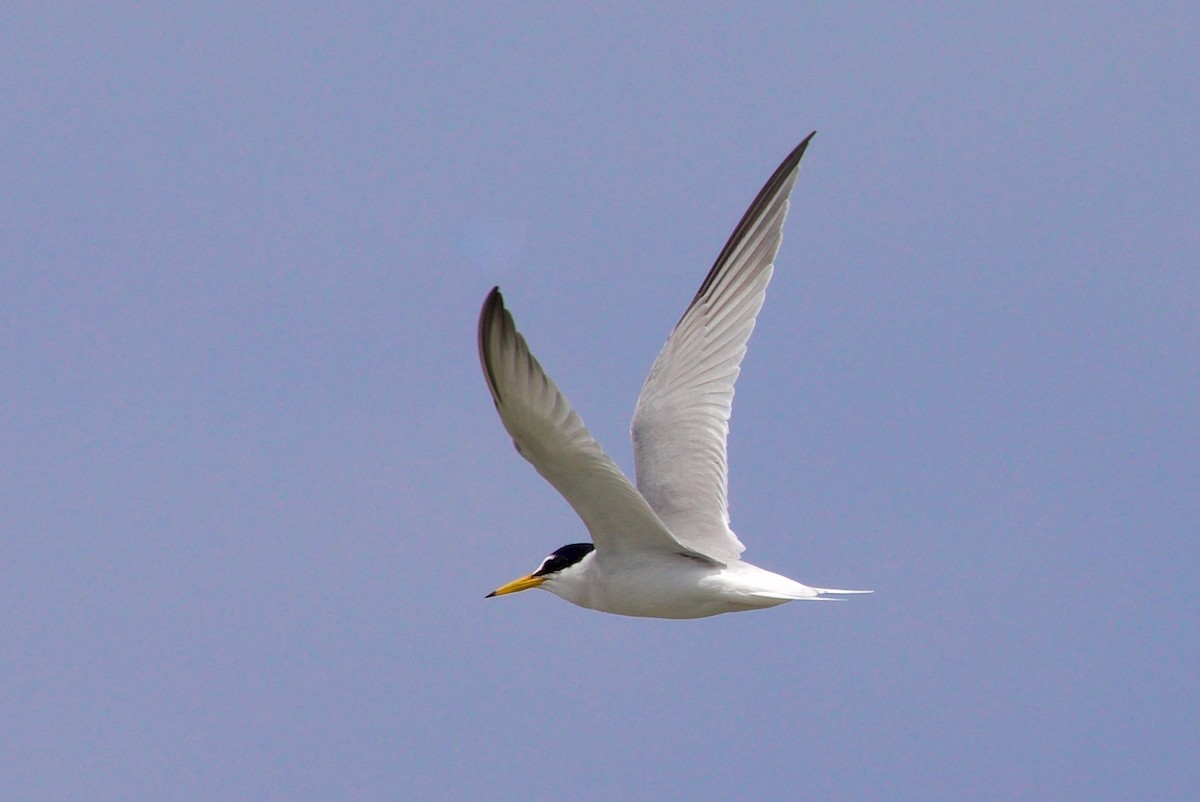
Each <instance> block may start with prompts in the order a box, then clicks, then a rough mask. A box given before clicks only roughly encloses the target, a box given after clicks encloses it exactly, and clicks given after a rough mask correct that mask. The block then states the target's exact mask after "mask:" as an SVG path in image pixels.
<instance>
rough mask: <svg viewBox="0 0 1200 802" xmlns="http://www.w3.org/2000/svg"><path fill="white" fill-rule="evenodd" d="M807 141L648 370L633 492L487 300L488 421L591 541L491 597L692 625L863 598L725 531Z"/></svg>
mask: <svg viewBox="0 0 1200 802" xmlns="http://www.w3.org/2000/svg"><path fill="white" fill-rule="evenodd" d="M813 133H814V134H815V133H816V132H813ZM812 137H813V134H809V135H808V137H806V138H805V140H804V141H803V142H801V143H800V144H799V145H798V146H797V147H796V149H795V150H793V151H792V152H791V153H790V154H788V157H787V158H786V159H784V160H783V163H782V164H781V165H779V167H778V169H776V170H775V173H774V174H773V175H772V176H771V178H770V179H769V180H768V181H767V183H766V185H765V186H764V187H763V188H762V190H760V191H759V193H758V197H756V198H755V199H754V202H753V203H751V204H750V208H749V209H747V210H746V213H745V215H743V216H742V219H741V222H739V223H738V225H737V228H735V229H734V230H733V234H732V235H731V236H730V237H729V241H728V242H726V243H725V247H724V248H723V249H722V250H721V253H720V255H719V256H718V257H717V261H716V263H715V264H714V265H713V267H712V269H711V270H710V271H709V273H708V276H707V277H705V279H704V283H703V284H702V285H700V290H699V292H697V293H696V296H695V298H693V299H692V302H691V305H690V306H688V308H687V311H686V312H684V313H683V317H682V318H680V320H679V322H678V323H677V324H676V325H675V329H674V331H672V332H671V336H670V337H669V338H668V339H667V342H666V345H664V346H663V349H662V351H661V352H660V353H659V355H658V358H657V359H656V360H655V362H654V366H653V367H652V368H651V370H650V376H649V377H648V378H647V379H646V383H645V385H644V386H643V387H642V392H641V395H640V396H639V397H638V402H637V408H636V410H635V411H634V415H633V426H632V435H633V451H634V460H635V462H636V465H637V478H638V484H637V487H636V488H635V487H634V486H633V483H631V482H630V481H629V479H628V478H627V477H626V476H625V474H624V473H622V472H621V469H620V468H618V467H617V465H616V463H615V462H613V461H612V459H611V458H610V457H609V456H608V455H607V454H605V453H604V451H603V449H601V448H600V445H599V444H598V443H597V442H596V441H595V439H593V438H592V435H591V434H589V433H588V430H587V428H586V427H585V426H584V425H583V421H582V420H581V419H580V417H579V415H578V414H576V412H575V410H574V409H572V408H571V404H570V402H569V401H568V400H567V399H566V396H564V395H563V394H562V393H561V392H559V390H558V388H557V387H555V386H554V382H552V381H551V380H550V377H549V376H547V375H546V373H545V372H544V371H543V370H542V367H541V365H539V364H538V361H537V359H535V358H534V356H533V354H532V353H530V351H529V347H528V346H527V345H526V344H525V338H524V337H522V336H521V334H520V332H518V331H517V328H516V325H515V324H514V323H513V319H512V315H510V314H509V312H508V310H507V309H505V308H504V299H503V298H502V297H501V295H500V289H499V287H495V288H493V289H492V291H491V292H490V293H489V294H488V296H487V300H485V301H484V304H483V309H482V311H481V312H480V315H479V359H480V362H481V363H482V365H483V374H484V378H485V379H486V380H487V385H488V389H489V390H491V393H492V400H493V401H494V402H495V405H496V411H497V412H499V414H500V420H501V421H503V423H504V428H505V429H507V430H508V433H509V434H510V435H512V439H513V444H514V445H515V446H516V448H517V451H518V452H520V454H521V456H523V457H524V458H525V459H527V460H528V461H529V462H530V463H532V464H533V467H534V468H536V469H537V471H538V473H540V474H541V475H542V476H543V477H544V478H545V479H546V481H548V482H550V484H552V485H553V486H554V487H555V489H556V490H558V492H559V493H561V494H562V495H563V497H564V498H566V500H567V502H568V503H569V504H570V505H571V506H572V507H573V508H574V509H575V512H576V513H578V515H579V517H580V518H582V519H583V523H584V524H585V525H586V526H587V529H588V532H589V534H590V535H591V537H592V543H574V544H571V545H568V546H563V547H562V548H560V549H558V550H557V551H555V552H554V553H553V554H551V555H550V556H548V557H546V559H544V560H543V561H542V563H541V565H539V566H538V568H537V570H535V571H534V572H533V573H531V574H529V575H528V576H523V577H521V578H520V579H517V580H514V581H512V582H509V583H508V584H507V585H504V586H503V587H500V588H498V589H497V590H496V591H494V592H493V593H491V594H489V598H490V597H491V596H502V595H505V594H508V593H516V592H517V591H521V590H527V589H529V588H542V589H544V590H548V591H550V592H551V593H554V594H555V595H557V596H560V597H562V598H564V599H566V600H567V601H569V602H572V603H573V604H577V605H579V606H581V607H589V608H591V609H593V610H600V611H602V612H606V613H617V614H620V615H632V616H649V617H655V618H703V617H705V616H710V615H717V614H718V613H729V612H736V611H741V610H754V609H758V608H762V607H774V606H775V605H778V604H783V603H784V602H789V601H793V600H795V599H822V598H829V595H830V594H845V593H869V592H870V591H858V590H834V589H831V588H813V587H809V586H807V585H802V584H800V583H799V582H796V581H794V580H791V579H788V578H787V577H785V576H781V575H779V574H776V573H772V572H770V571H766V570H764V569H762V568H759V567H757V566H754V565H751V564H750V563H748V562H743V561H742V559H741V553H742V551H743V550H744V549H745V546H743V545H742V543H741V541H740V540H738V537H737V535H735V534H734V533H733V530H732V529H730V528H729V512H728V506H727V503H726V495H727V481H726V476H727V467H726V449H725V441H726V438H727V436H728V433H729V415H730V410H731V408H732V402H733V385H734V382H735V381H736V380H737V376H738V372H739V370H740V367H739V365H740V364H741V361H742V357H743V356H744V355H745V353H746V342H747V341H748V340H749V339H750V332H751V331H752V330H753V329H754V320H755V317H756V316H757V315H758V310H759V309H760V308H761V307H762V303H763V299H764V297H765V295H766V289H767V282H768V281H770V279H771V272H772V270H773V269H774V260H775V253H776V251H778V250H779V243H780V239H781V233H782V230H783V221H784V218H785V217H786V216H787V211H788V196H789V195H790V194H791V192H792V187H793V185H794V184H795V183H796V175H797V173H798V172H799V169H800V157H801V156H803V155H804V150H805V148H806V147H807V146H808V143H809V140H811V139H812Z"/></svg>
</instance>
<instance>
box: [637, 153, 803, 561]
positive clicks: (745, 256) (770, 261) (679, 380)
mask: <svg viewBox="0 0 1200 802" xmlns="http://www.w3.org/2000/svg"><path fill="white" fill-rule="evenodd" d="M815 133H816V132H815V131H814V132H813V134H815ZM813 134H809V135H808V136H807V137H806V138H805V139H804V141H803V142H801V143H800V144H799V145H798V146H797V147H796V149H795V150H793V151H792V152H791V153H790V154H788V157H787V158H786V159H784V160H783V163H782V164H780V165H779V167H778V168H777V169H776V170H775V173H774V174H773V175H772V176H771V178H770V179H769V180H768V181H767V183H766V185H764V186H763V188H762V189H761V190H760V191H759V193H758V197H756V198H755V199H754V202H753V203H751V204H750V208H749V209H747V210H746V213H745V214H744V215H743V216H742V219H741V222H739V223H738V225H737V228H735V229H734V230H733V234H732V235H730V237H729V241H728V242H726V243H725V247H724V248H722V249H721V254H720V255H719V256H718V257H717V261H716V262H715V263H714V264H713V266H712V269H711V270H710V271H709V272H708V276H707V277H706V278H705V279H704V283H703V284H702V285H701V286H700V290H699V291H698V292H697V293H696V297H695V298H693V299H692V303H691V305H690V306H688V308H687V311H686V312H684V313H683V317H682V318H680V320H679V322H678V323H677V324H675V330H674V331H672V332H671V336H670V337H669V338H668V339H667V342H666V345H664V346H663V349H662V351H661V352H659V355H658V358H657V359H656V360H655V361H654V366H653V367H652V368H651V369H650V376H649V377H648V378H647V379H646V383H645V385H644V386H643V387H642V392H641V395H640V396H639V397H638V403H637V409H636V410H635V412H634V416H633V427H632V434H633V453H634V459H635V461H636V463H637V478H638V489H639V490H641V492H642V495H643V496H644V497H645V498H646V500H647V501H648V502H649V503H650V506H651V507H652V508H653V509H654V511H655V512H656V513H658V517H659V518H660V519H661V520H662V521H663V523H665V524H666V525H667V528H668V529H670V531H671V532H673V533H674V535H675V537H676V538H678V539H679V540H681V541H682V542H683V543H684V544H686V545H687V546H688V547H690V548H692V549H694V550H696V551H698V552H700V553H702V554H705V555H707V556H709V557H712V558H714V559H716V560H720V561H722V562H728V561H730V560H735V559H737V558H738V555H740V554H741V553H742V552H743V551H744V550H745V548H746V547H745V546H743V545H742V542H741V541H740V540H738V538H737V535H735V534H734V533H733V530H731V529H730V528H729V507H728V500H727V495H728V467H727V462H726V450H725V441H726V438H727V437H728V434H729V415H730V412H731V410H732V408H733V385H734V382H735V381H737V377H738V372H739V370H740V369H741V368H740V365H741V362H742V357H743V356H744V355H745V353H746V342H747V341H748V340H749V339H750V333H751V332H752V331H753V330H754V319H755V317H757V315H758V310H759V309H760V308H761V307H762V303H763V299H764V298H765V297H766V290H767V282H769V281H770V280H771V272H772V270H773V269H774V261H775V253H776V252H777V251H778V250H779V243H780V240H781V237H782V232H783V221H784V218H785V217H787V211H788V196H789V195H790V194H791V192H792V187H793V186H794V185H795V183H796V175H797V173H798V172H799V170H800V158H801V157H802V156H803V155H804V150H805V148H807V147H808V143H809V140H811V139H812V137H813Z"/></svg>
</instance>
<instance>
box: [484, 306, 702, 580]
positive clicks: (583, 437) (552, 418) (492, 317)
mask: <svg viewBox="0 0 1200 802" xmlns="http://www.w3.org/2000/svg"><path fill="white" fill-rule="evenodd" d="M479 361H480V362H481V363H482V365H483V375H484V378H485V379H486V380H487V385H488V389H489V390H491V392H492V401H493V402H495V404H496V411H497V412H498V413H500V420H501V421H503V423H504V428H505V429H507V430H508V433H509V434H510V435H512V439H513V445H514V446H516V447H517V451H518V452H519V453H520V454H521V456H523V457H524V458H525V459H527V460H529V462H530V464H532V465H533V467H534V468H536V469H537V472H538V473H540V474H541V475H542V476H543V477H544V478H545V479H546V481H548V482H549V483H550V484H552V485H554V488H555V489H556V490H557V491H558V492H559V493H561V494H562V495H563V498H565V499H566V500H567V503H569V504H570V505H571V506H572V507H573V508H574V509H575V512H576V513H578V514H579V517H580V518H582V519H583V523H584V524H585V525H586V526H587V529H588V532H589V533H590V534H591V536H592V542H594V543H595V544H596V553H597V555H598V556H599V557H600V558H601V559H606V558H607V557H608V556H610V555H616V554H620V553H633V552H637V551H654V550H663V551H671V552H676V553H685V554H692V553H693V552H692V551H691V549H689V548H687V547H686V546H684V545H683V544H682V543H680V542H679V541H678V540H676V539H675V538H674V537H673V536H672V535H671V532H670V530H668V529H667V527H666V526H664V525H663V522H662V521H661V520H659V518H658V516H657V515H655V514H654V510H652V509H651V508H650V505H649V504H647V503H646V499H644V498H643V497H642V494H641V493H639V492H638V490H637V488H635V487H634V486H633V483H632V482H630V481H629V479H628V478H626V476H625V474H624V473H622V472H621V469H620V468H618V467H617V465H616V463H615V462H613V461H612V459H610V458H609V456H608V455H607V454H605V453H604V450H603V449H601V448H600V444H599V443H597V442H596V441H595V439H594V438H593V437H592V435H591V434H590V433H589V432H588V430H587V427H585V426H584V425H583V421H582V420H581V419H580V417H579V415H578V414H576V412H575V410H574V409H572V408H571V402H570V401H568V400H567V398H566V396H564V395H563V394H562V393H560V392H559V391H558V388H557V387H555V386H554V382H552V381H551V380H550V377H549V376H547V375H546V373H545V371H543V370H542V366H541V365H539V364H538V361H537V360H536V359H535V358H534V356H533V354H532V353H530V351H529V347H528V346H527V345H526V344H525V338H524V337H522V336H521V333H520V332H518V331H517V327H516V324H515V323H513V319H512V315H510V314H509V312H508V310H507V309H505V308H504V298H503V297H502V296H501V295H500V290H499V288H498V287H497V288H493V289H492V291H491V292H490V293H488V297H487V300H485V301H484V302H483V309H482V310H481V311H480V313H479ZM694 556H701V555H694Z"/></svg>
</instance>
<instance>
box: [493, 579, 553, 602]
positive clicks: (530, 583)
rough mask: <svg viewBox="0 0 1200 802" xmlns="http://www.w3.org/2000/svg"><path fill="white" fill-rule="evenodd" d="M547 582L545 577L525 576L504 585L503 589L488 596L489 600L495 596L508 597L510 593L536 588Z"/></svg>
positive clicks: (499, 588) (498, 589)
mask: <svg viewBox="0 0 1200 802" xmlns="http://www.w3.org/2000/svg"><path fill="white" fill-rule="evenodd" d="M545 581H546V577H544V576H534V575H533V574H530V575H529V576H523V577H521V578H520V579H514V580H513V581H512V582H509V583H508V584H507V585H502V586H501V587H498V588H496V589H495V590H493V591H492V592H491V593H489V594H488V595H487V598H489V599H490V598H492V597H493V596H506V595H508V594H509V593H518V592H520V591H522V590H529V589H530V588H536V587H537V586H538V585H540V584H542V583H543V582H545Z"/></svg>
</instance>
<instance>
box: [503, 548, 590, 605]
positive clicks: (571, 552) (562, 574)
mask: <svg viewBox="0 0 1200 802" xmlns="http://www.w3.org/2000/svg"><path fill="white" fill-rule="evenodd" d="M595 548H596V547H595V546H593V545H592V544H591V543H572V544H570V545H569V546H563V547H562V548H560V549H557V550H556V551H555V552H554V553H553V554H551V555H550V556H549V557H547V558H546V559H544V560H542V564H541V565H539V566H538V567H537V570H536V571H534V572H533V573H532V574H529V575H527V576H523V577H521V578H520V579H514V580H513V581H512V582H509V583H508V584H507V585H502V586H501V587H498V588H496V589H495V590H494V591H492V592H491V593H489V594H488V595H487V598H489V599H490V598H492V597H493V596H505V595H507V594H509V593H516V592H518V591H522V590H529V589H530V588H537V587H541V586H543V585H545V586H546V590H554V586H555V585H556V583H558V582H559V581H560V580H562V579H564V578H566V577H568V576H570V575H572V573H573V569H574V570H578V569H579V568H580V566H581V564H582V562H583V558H584V557H586V556H588V555H589V554H591V553H592V551H593V550H594V549H595Z"/></svg>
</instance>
